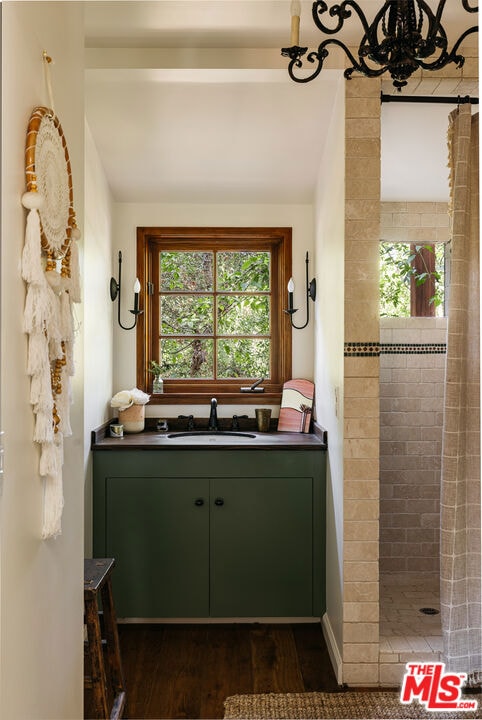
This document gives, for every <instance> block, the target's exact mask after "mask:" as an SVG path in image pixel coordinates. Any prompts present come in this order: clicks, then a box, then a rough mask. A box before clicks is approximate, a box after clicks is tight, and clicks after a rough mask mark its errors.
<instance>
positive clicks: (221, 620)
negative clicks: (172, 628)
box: [117, 616, 320, 625]
mask: <svg viewBox="0 0 482 720" xmlns="http://www.w3.org/2000/svg"><path fill="white" fill-rule="evenodd" d="M117 622H118V623H120V624H123V625H129V624H133V625H134V624H135V625H141V624H143V623H144V624H156V623H159V624H161V623H162V624H165V625H169V624H171V625H174V624H185V625H190V624H192V625H215V624H226V623H231V624H232V623H245V624H253V623H260V624H263V625H276V624H282V623H283V624H293V625H294V624H295V623H318V622H320V618H319V616H318V617H204V618H203V617H195V618H192V617H191V618H189V617H186V618H171V617H169V618H136V617H128V618H124V617H118V618H117Z"/></svg>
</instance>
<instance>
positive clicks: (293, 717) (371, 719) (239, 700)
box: [224, 691, 481, 720]
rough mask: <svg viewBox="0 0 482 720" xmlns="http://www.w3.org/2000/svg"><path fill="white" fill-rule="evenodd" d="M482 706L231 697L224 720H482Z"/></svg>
mask: <svg viewBox="0 0 482 720" xmlns="http://www.w3.org/2000/svg"><path fill="white" fill-rule="evenodd" d="M475 698H477V699H479V700H480V696H477V695H475V696H472V699H475ZM480 704H481V703H480V702H479V708H478V709H477V710H476V711H475V712H473V711H472V712H467V711H466V712H462V711H457V712H445V711H444V712H440V713H438V712H434V711H427V710H425V708H424V707H423V706H422V705H419V703H418V702H417V701H414V702H413V703H412V704H411V705H401V703H400V696H399V694H398V693H396V692H380V691H373V692H352V691H348V692H339V693H320V692H311V693H284V694H278V693H267V694H265V695H232V696H231V697H228V698H227V699H226V700H225V703H224V708H225V711H224V717H225V718H226V720H228V719H229V720H311V719H312V718H313V719H314V720H347V719H351V720H377V719H383V720H404V719H405V718H416V720H420V719H421V718H430V719H431V720H440V718H442V719H443V720H452V719H453V718H457V719H458V718H464V720H472V719H473V718H481V714H480V712H481V708H480Z"/></svg>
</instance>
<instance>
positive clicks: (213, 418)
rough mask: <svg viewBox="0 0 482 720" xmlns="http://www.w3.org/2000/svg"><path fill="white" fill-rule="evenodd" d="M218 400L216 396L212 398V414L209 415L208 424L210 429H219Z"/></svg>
mask: <svg viewBox="0 0 482 720" xmlns="http://www.w3.org/2000/svg"><path fill="white" fill-rule="evenodd" d="M217 407H218V401H217V400H216V398H212V400H211V414H210V415H209V424H208V430H218V429H219V428H218V412H217Z"/></svg>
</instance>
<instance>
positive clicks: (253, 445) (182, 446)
mask: <svg viewBox="0 0 482 720" xmlns="http://www.w3.org/2000/svg"><path fill="white" fill-rule="evenodd" d="M109 424H110V423H106V424H105V425H103V426H101V427H100V428H98V429H97V430H94V431H93V432H92V444H91V449H92V450H95V451H98V450H107V451H108V450H203V449H204V450H214V449H216V448H222V449H223V450H241V449H244V450H267V449H273V450H283V449H286V450H326V449H327V433H326V431H324V430H323V429H322V428H320V427H319V426H317V425H316V424H315V425H314V431H313V432H311V433H296V432H278V431H277V430H276V421H274V422H272V425H271V428H270V431H269V432H266V433H260V432H258V431H257V430H254V429H253V428H252V425H250V424H247V423H243V424H241V423H240V429H239V430H237V431H232V430H230V429H227V428H221V430H220V431H219V432H207V430H206V429H205V428H202V427H201V428H200V429H199V430H194V431H193V432H192V433H189V432H187V429H186V427H185V426H183V427H181V428H180V427H179V425H178V423H177V422H176V423H175V422H174V421H173V423H172V430H171V429H169V430H168V431H167V432H159V431H157V430H156V429H153V428H152V426H149V425H150V423H149V424H148V423H147V419H146V425H147V427H146V429H145V430H144V432H141V433H125V434H124V437H122V438H112V437H110V436H109ZM169 427H170V428H171V421H169Z"/></svg>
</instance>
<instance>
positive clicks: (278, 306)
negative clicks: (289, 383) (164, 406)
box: [137, 227, 291, 404]
mask: <svg viewBox="0 0 482 720" xmlns="http://www.w3.org/2000/svg"><path fill="white" fill-rule="evenodd" d="M137 275H138V277H139V280H140V282H141V288H142V292H141V304H140V309H142V310H143V311H144V312H143V313H142V314H141V315H140V316H139V319H138V323H137V385H138V387H139V388H142V389H144V390H145V391H146V392H149V393H150V394H151V403H154V404H155V403H157V404H161V403H189V404H191V403H204V402H206V401H208V400H209V399H210V398H211V397H213V396H216V397H217V398H218V399H221V400H225V401H229V402H235V403H236V404H238V403H241V404H253V403H257V404H259V403H260V401H262V402H263V403H266V402H278V401H279V400H280V397H281V391H282V386H283V383H284V382H285V381H286V380H288V379H289V378H290V377H291V326H290V320H289V316H288V315H287V314H286V313H284V312H283V309H284V307H285V304H286V287H287V284H288V280H289V278H290V275H291V228H230V227H228V228H225V227H220V228H178V227H167V228H152V227H139V228H137ZM152 360H154V361H155V362H156V363H158V364H159V365H161V368H162V379H163V381H164V392H163V393H162V394H161V393H153V375H152V373H150V372H149V367H150V362H151V361H152ZM261 377H264V378H265V380H264V382H263V386H264V388H265V392H264V393H263V394H262V395H261V394H254V393H242V392H241V387H246V386H250V385H251V384H253V383H254V382H255V381H256V380H258V379H259V378H261Z"/></svg>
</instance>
